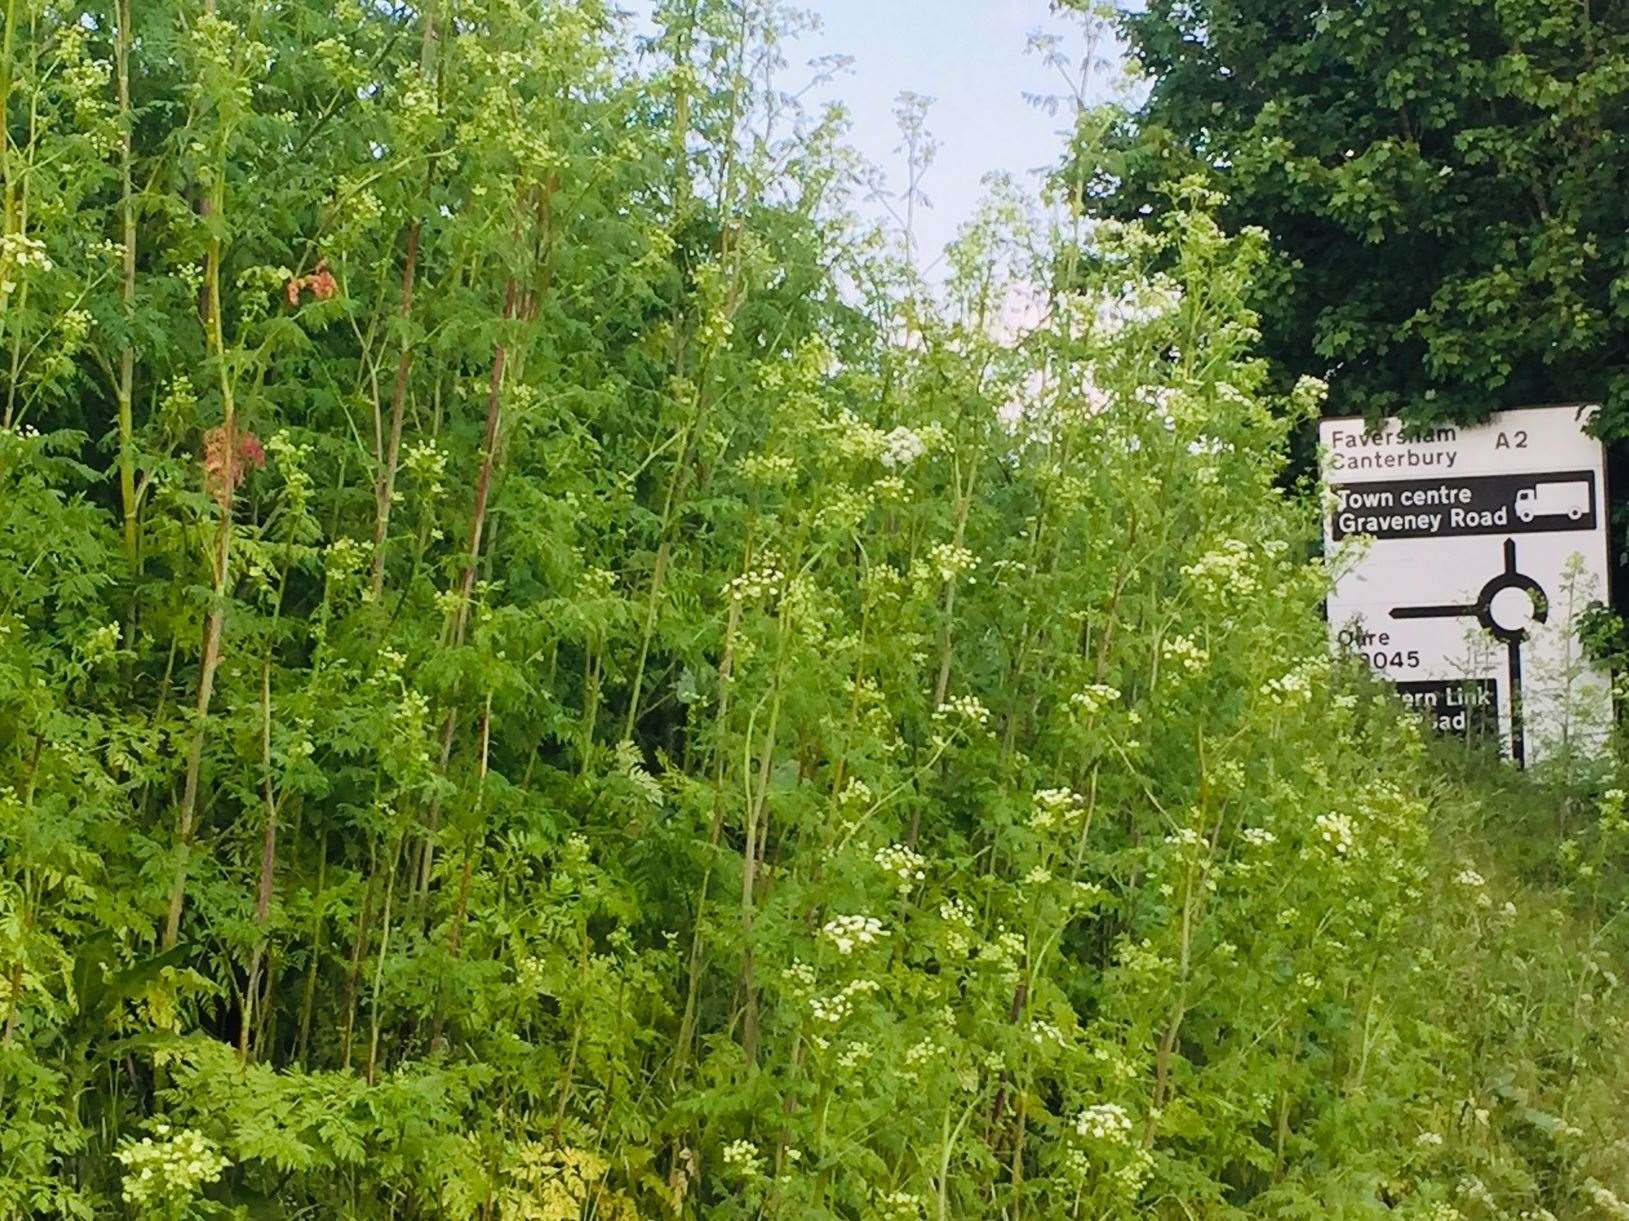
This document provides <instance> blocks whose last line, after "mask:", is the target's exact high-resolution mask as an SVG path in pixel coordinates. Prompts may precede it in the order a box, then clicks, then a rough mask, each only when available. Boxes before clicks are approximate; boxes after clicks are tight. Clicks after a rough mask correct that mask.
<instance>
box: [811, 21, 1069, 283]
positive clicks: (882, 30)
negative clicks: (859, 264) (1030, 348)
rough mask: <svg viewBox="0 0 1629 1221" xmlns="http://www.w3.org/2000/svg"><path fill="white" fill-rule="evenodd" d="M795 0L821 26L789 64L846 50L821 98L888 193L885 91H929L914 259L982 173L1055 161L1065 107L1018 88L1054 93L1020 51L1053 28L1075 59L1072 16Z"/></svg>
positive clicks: (933, 246) (975, 193)
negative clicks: (840, 114) (931, 159)
mask: <svg viewBox="0 0 1629 1221" xmlns="http://www.w3.org/2000/svg"><path fill="white" fill-rule="evenodd" d="M804 7H806V8H807V9H809V10H810V11H812V12H814V13H815V14H817V15H818V16H819V18H820V20H821V26H822V28H821V29H820V30H819V31H818V32H816V33H812V34H809V35H806V36H804V38H803V39H802V40H801V42H800V45H799V47H798V48H797V49H796V50H795V51H794V52H793V54H791V55H789V56H788V58H789V59H790V60H791V61H792V64H793V65H794V67H795V66H797V65H798V64H799V63H800V56H799V52H802V55H801V59H810V58H814V57H815V56H818V55H825V54H834V53H841V54H845V55H851V56H853V57H854V62H853V64H852V65H851V66H850V67H849V68H848V69H847V70H846V71H845V72H843V73H842V74H840V75H839V76H838V77H837V78H836V79H835V80H833V81H832V82H831V83H830V84H829V85H826V86H824V87H823V90H822V91H821V95H822V97H824V98H840V99H841V100H843V101H844V102H845V103H847V105H848V107H849V110H850V112H851V113H852V115H853V124H854V126H853V133H852V136H851V140H852V142H853V144H854V145H855V146H856V147H857V148H858V149H859V151H860V152H861V153H862V154H864V156H865V157H866V159H867V160H869V161H871V162H873V163H875V164H876V165H878V166H880V167H882V168H883V169H884V170H885V171H886V172H887V174H888V177H889V182H890V186H891V187H892V188H893V189H894V190H895V191H898V190H900V189H902V188H903V186H904V181H905V177H904V176H905V171H904V157H903V156H902V155H901V154H899V153H897V152H895V149H896V147H897V146H898V145H899V142H900V141H899V131H898V127H897V124H896V120H895V117H894V107H895V98H896V97H897V96H898V95H899V93H900V92H901V91H903V90H911V91H914V92H916V93H921V94H926V95H927V96H929V97H932V98H934V99H936V100H935V101H934V103H933V105H932V107H931V108H930V109H929V111H928V117H927V125H928V129H929V130H930V131H931V132H932V134H933V136H934V138H935V139H936V140H937V142H938V145H939V151H938V156H937V160H936V161H935V163H934V165H933V167H932V169H931V170H930V171H929V172H928V176H927V178H926V180H925V181H924V183H923V190H924V191H925V192H926V193H927V195H928V197H929V199H930V200H931V201H932V204H933V206H932V208H931V209H930V210H929V211H927V212H925V213H922V212H919V213H918V215H917V218H916V229H917V248H918V250H920V251H921V252H922V256H923V261H924V262H928V261H929V260H930V259H931V258H932V257H933V255H935V254H937V252H938V251H939V249H940V248H941V247H943V245H944V244H945V243H946V242H948V241H949V240H950V239H951V238H952V237H954V236H955V233H956V229H957V228H958V226H960V225H961V224H962V223H963V222H964V221H966V220H967V219H968V218H969V217H970V216H971V215H972V214H973V211H974V209H975V208H976V207H977V204H978V201H979V199H980V197H981V196H982V194H983V191H982V188H981V187H980V185H979V184H980V180H981V179H982V178H983V177H984V175H985V174H987V173H989V172H991V171H1005V172H1007V173H1010V174H1012V175H1014V176H1016V177H1023V176H1024V175H1026V174H1028V173H1030V172H1031V171H1033V170H1036V169H1039V168H1042V167H1047V166H1050V165H1052V164H1053V163H1054V162H1056V160H1057V159H1058V156H1059V153H1060V152H1061V150H1062V148H1063V136H1062V134H1061V131H1062V128H1063V125H1064V112H1063V111H1061V110H1060V111H1059V113H1058V114H1057V115H1048V114H1047V113H1046V112H1045V111H1043V110H1040V109H1037V108H1036V107H1034V106H1032V105H1030V104H1029V103H1028V102H1026V101H1025V100H1024V96H1023V95H1024V93H1025V92H1026V91H1028V92H1030V93H1059V92H1062V91H1063V83H1062V81H1061V80H1060V78H1059V77H1058V75H1057V73H1056V71H1055V70H1054V69H1051V68H1048V67H1047V66H1046V65H1045V64H1044V63H1042V61H1041V57H1040V56H1038V55H1035V54H1032V53H1026V50H1025V48H1026V44H1027V43H1028V41H1029V38H1030V35H1031V34H1033V33H1036V32H1044V33H1048V34H1056V35H1059V36H1061V37H1062V38H1064V39H1065V42H1064V44H1063V47H1062V48H1061V49H1062V50H1065V51H1067V53H1068V54H1069V55H1070V58H1071V59H1074V60H1076V61H1078V60H1079V58H1080V56H1081V53H1082V51H1083V50H1084V46H1085V35H1084V32H1083V30H1082V27H1081V24H1080V22H1079V20H1078V19H1074V18H1071V17H1068V16H1059V15H1055V14H1053V13H1052V12H1051V11H1050V6H1049V5H1048V4H1047V2H1046V0H808V2H807V3H806V4H805V6H804ZM792 75H795V73H793V74H792Z"/></svg>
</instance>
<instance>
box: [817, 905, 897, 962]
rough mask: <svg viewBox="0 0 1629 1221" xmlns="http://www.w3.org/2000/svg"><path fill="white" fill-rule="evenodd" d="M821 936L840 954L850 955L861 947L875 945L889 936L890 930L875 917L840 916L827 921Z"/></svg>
mask: <svg viewBox="0 0 1629 1221" xmlns="http://www.w3.org/2000/svg"><path fill="white" fill-rule="evenodd" d="M820 935H821V936H822V937H824V938H826V940H828V941H830V942H831V943H832V944H833V945H834V946H836V947H837V952H838V953H839V954H843V955H848V954H852V953H854V951H855V949H856V948H857V947H859V946H862V945H873V944H875V943H876V942H877V941H879V940H880V939H881V938H883V937H886V936H887V935H888V930H886V929H885V928H883V927H882V921H881V920H878V919H877V918H876V917H875V916H859V915H855V916H838V917H837V918H836V919H834V920H828V921H826V923H825V925H824V926H823V927H822V928H821V930H820Z"/></svg>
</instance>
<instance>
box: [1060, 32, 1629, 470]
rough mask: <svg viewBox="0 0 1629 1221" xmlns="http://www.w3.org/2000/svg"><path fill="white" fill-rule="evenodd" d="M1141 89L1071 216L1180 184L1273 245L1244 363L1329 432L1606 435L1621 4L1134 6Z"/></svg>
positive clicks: (1115, 114)
mask: <svg viewBox="0 0 1629 1221" xmlns="http://www.w3.org/2000/svg"><path fill="white" fill-rule="evenodd" d="M1119 27H1120V30H1121V32H1122V34H1123V36H1124V38H1125V40H1126V42H1127V45H1128V47H1129V50H1130V52H1131V54H1132V56H1133V57H1134V61H1135V63H1136V64H1138V65H1140V66H1141V67H1142V68H1143V69H1145V70H1146V71H1147V72H1148V73H1150V74H1151V75H1152V78H1153V86H1152V91H1151V92H1150V93H1149V94H1148V96H1147V99H1146V101H1145V102H1144V103H1143V104H1142V105H1140V106H1138V107H1135V108H1131V107H1120V108H1116V109H1114V110H1112V111H1110V112H1108V113H1107V114H1106V115H1099V116H1097V120H1096V122H1094V123H1091V124H1083V125H1082V127H1081V128H1080V132H1079V138H1078V139H1077V141H1076V144H1075V148H1074V150H1073V156H1074V158H1075V159H1076V160H1077V163H1078V165H1079V167H1080V168H1082V169H1084V170H1085V172H1086V177H1087V180H1088V181H1089V182H1090V184H1091V186H1090V188H1089V195H1090V206H1091V207H1092V208H1093V209H1094V210H1095V211H1097V212H1098V213H1099V214H1100V215H1103V216H1112V217H1118V218H1129V217H1134V216H1138V215H1141V214H1145V213H1147V212H1149V211H1150V210H1152V209H1158V208H1160V207H1161V206H1162V203H1163V202H1164V200H1165V198H1166V196H1167V193H1168V192H1169V190H1170V189H1171V187H1172V185H1173V184H1174V183H1176V182H1178V181H1180V180H1181V179H1183V178H1186V177H1188V176H1190V175H1193V174H1196V173H1197V174H1201V175H1203V176H1204V177H1205V178H1207V179H1208V180H1210V181H1211V182H1212V183H1213V184H1214V185H1216V186H1217V187H1218V188H1220V189H1221V190H1222V191H1224V192H1225V193H1226V195H1227V197H1228V202H1227V204H1226V205H1225V207H1224V209H1223V212H1222V216H1223V219H1224V223H1226V224H1227V225H1229V226H1230V227H1233V228H1240V227H1243V226H1246V225H1259V226H1262V227H1264V228H1266V229H1267V230H1268V231H1269V232H1270V234H1271V235H1272V248H1273V251H1274V255H1275V258H1274V260H1273V265H1272V270H1271V272H1270V273H1269V274H1268V275H1265V276H1263V277H1262V279H1261V281H1260V283H1259V291H1258V296H1257V302H1256V303H1257V306H1258V308H1259V311H1260V313H1261V318H1262V329H1263V337H1264V342H1263V348H1264V352H1265V354H1266V355H1267V357H1268V358H1269V360H1270V361H1271V363H1272V366H1273V369H1274V373H1275V376H1276V378H1277V379H1278V380H1279V381H1280V382H1282V383H1283V384H1285V385H1288V384H1290V383H1292V382H1293V381H1294V380H1295V378H1296V377H1298V376H1300V375H1303V374H1312V375H1314V376H1318V377H1321V378H1324V379H1325V380H1327V381H1328V382H1329V384H1330V395H1329V399H1328V403H1327V410H1328V411H1329V412H1330V413H1332V414H1341V413H1366V414H1380V413H1393V412H1398V411H1401V412H1402V413H1403V414H1404V415H1405V416H1407V417H1410V418H1413V419H1415V420H1418V421H1421V422H1422V423H1423V422H1426V421H1437V420H1446V421H1465V422H1469V421H1473V420H1476V419H1479V418H1481V417H1483V416H1485V415H1486V414H1487V413H1488V412H1489V411H1491V410H1494V409H1497V408H1501V407H1508V406H1514V405H1517V404H1523V403H1542V402H1558V401H1574V400H1588V401H1599V402H1601V403H1603V404H1604V407H1605V410H1604V411H1603V413H1602V420H1601V425H1600V427H1601V431H1602V434H1603V435H1604V436H1607V437H1613V438H1616V437H1623V436H1626V435H1629V199H1626V197H1625V195H1624V191H1623V184H1624V183H1625V181H1629V143H1626V142H1625V141H1624V139H1623V138H1622V134H1621V133H1622V131H1623V129H1624V122H1625V118H1626V117H1629V3H1624V2H1623V0H1579V2H1576V3H1569V4H1558V3H1554V2H1553V0H1451V2H1445V3H1434V4H1428V3H1421V2H1420V0H1370V2H1368V3H1364V4H1341V3H1333V4H1331V3H1321V4H1320V3H1307V2H1305V0H1149V3H1148V4H1147V5H1146V7H1145V8H1142V9H1141V10H1140V11H1136V12H1124V13H1122V14H1121V16H1120V18H1119Z"/></svg>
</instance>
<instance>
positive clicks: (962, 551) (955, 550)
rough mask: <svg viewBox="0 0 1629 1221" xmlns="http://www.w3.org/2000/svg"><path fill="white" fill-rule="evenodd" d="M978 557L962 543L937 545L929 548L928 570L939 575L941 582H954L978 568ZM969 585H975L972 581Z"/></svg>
mask: <svg viewBox="0 0 1629 1221" xmlns="http://www.w3.org/2000/svg"><path fill="white" fill-rule="evenodd" d="M978 562H979V559H978V556H976V555H974V554H973V553H972V552H971V551H969V550H968V549H967V548H966V547H963V546H962V545H961V544H960V543H935V544H934V545H933V546H932V547H930V548H928V556H927V561H926V564H927V570H928V571H929V572H932V573H935V574H937V576H938V577H939V579H940V580H941V581H954V580H955V579H956V578H957V577H959V576H961V575H962V574H963V573H967V572H972V571H973V569H975V568H977V567H978ZM968 584H969V585H971V584H973V581H972V580H969V581H968Z"/></svg>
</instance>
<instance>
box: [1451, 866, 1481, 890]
mask: <svg viewBox="0 0 1629 1221" xmlns="http://www.w3.org/2000/svg"><path fill="white" fill-rule="evenodd" d="M1454 881H1455V882H1456V883H1458V884H1459V885H1460V886H1464V887H1466V888H1467V889H1470V890H1479V889H1481V888H1482V887H1483V886H1486V885H1487V884H1488V880H1487V879H1486V878H1485V877H1483V876H1482V875H1481V874H1479V873H1477V872H1476V870H1474V869H1472V868H1471V867H1470V866H1469V865H1467V866H1465V868H1463V869H1461V870H1460V871H1459V872H1458V873H1456V874H1455V875H1454Z"/></svg>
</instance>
